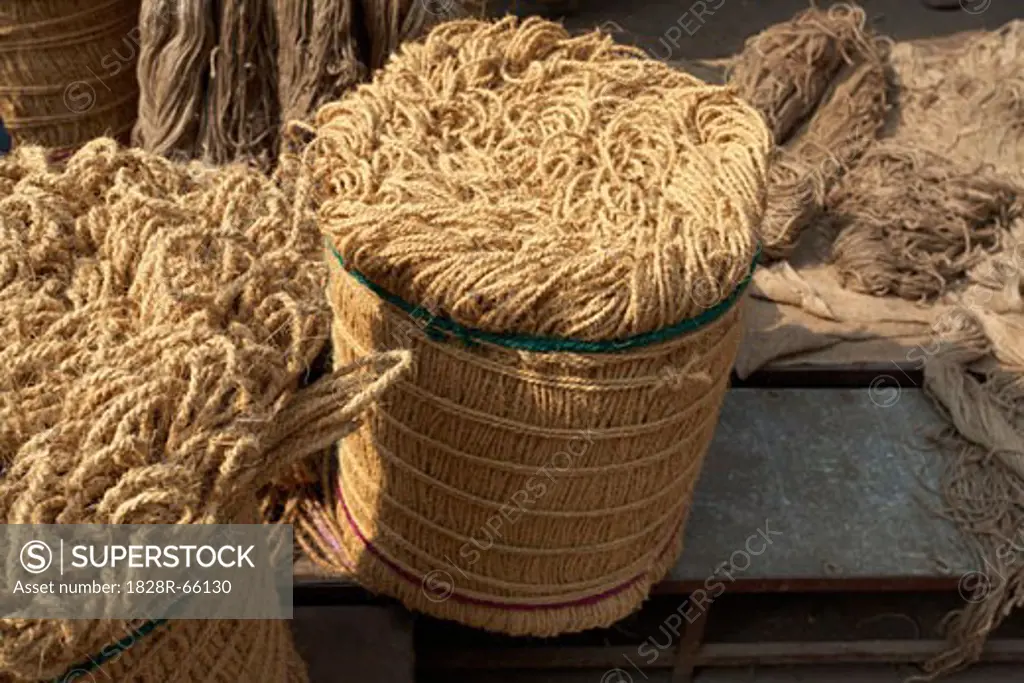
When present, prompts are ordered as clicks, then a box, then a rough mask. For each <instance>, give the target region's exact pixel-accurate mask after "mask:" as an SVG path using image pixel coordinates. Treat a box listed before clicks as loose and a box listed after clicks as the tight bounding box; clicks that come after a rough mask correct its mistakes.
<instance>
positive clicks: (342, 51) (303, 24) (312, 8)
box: [274, 0, 367, 122]
mask: <svg viewBox="0 0 1024 683" xmlns="http://www.w3.org/2000/svg"><path fill="white" fill-rule="evenodd" d="M274 8H275V14H274V16H275V18H276V22H277V34H278V39H279V45H278V51H277V78H278V82H277V95H278V102H279V108H280V112H281V120H282V121H285V122H291V121H295V120H300V121H301V120H304V119H308V118H310V117H312V116H313V114H314V113H315V112H316V110H317V109H319V108H320V106H321V105H323V104H326V103H327V102H331V101H333V100H336V99H338V98H339V97H341V96H342V94H344V93H345V92H347V91H348V90H349V89H351V88H353V87H355V86H356V85H357V84H359V83H361V82H362V81H363V80H364V79H365V78H366V76H367V69H366V66H365V65H364V64H363V62H362V59H361V53H360V44H359V34H358V33H357V32H356V31H355V28H356V22H357V21H358V19H359V15H358V8H359V5H358V2H356V0H276V2H275V7H274Z"/></svg>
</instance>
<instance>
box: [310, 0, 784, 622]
mask: <svg viewBox="0 0 1024 683" xmlns="http://www.w3.org/2000/svg"><path fill="white" fill-rule="evenodd" d="M382 121H386V122H387V125H381V122H382ZM770 147H771V139H770V133H769V131H768V129H767V127H766V126H765V124H764V122H763V121H762V120H761V117H760V116H759V115H758V113H757V112H756V111H755V110H754V109H753V108H752V107H750V106H749V105H748V104H746V103H744V102H743V101H741V100H740V99H739V98H738V97H737V96H736V94H735V92H733V91H732V90H730V89H728V88H723V87H721V86H709V85H707V84H706V83H703V82H701V81H700V80H698V79H696V78H694V77H692V76H689V75H687V74H685V73H682V72H679V71H675V70H673V69H672V68H670V67H669V66H667V65H665V64H662V63H660V62H657V61H654V60H651V59H649V58H647V57H646V56H645V55H643V53H642V52H640V51H638V50H635V49H632V48H628V47H625V46H622V45H618V44H616V43H615V42H614V41H613V40H612V39H611V37H609V36H606V35H602V34H600V33H597V32H595V33H590V34H587V35H583V36H579V37H571V36H570V35H569V34H568V33H567V32H566V31H565V30H564V29H563V28H562V27H561V26H560V25H558V24H555V23H552V22H548V21H544V20H540V19H537V18H531V19H527V20H525V21H522V22H520V21H518V20H516V19H514V18H507V19H504V20H502V21H498V22H494V23H485V22H479V21H458V22H450V23H447V24H443V25H441V26H439V27H437V28H435V29H434V30H433V31H432V32H431V33H430V34H429V35H428V36H427V37H426V38H425V40H424V41H423V42H422V43H414V44H407V45H405V46H404V47H403V48H402V49H401V50H400V51H399V52H398V54H397V55H396V56H395V57H394V58H393V59H392V60H391V61H390V62H389V63H388V64H387V65H386V66H385V68H384V69H382V70H381V71H380V72H379V73H378V74H377V76H376V78H375V79H374V80H373V82H372V83H370V84H368V85H366V86H362V87H360V88H359V89H358V90H356V91H355V92H354V93H352V94H350V95H349V96H347V97H346V98H344V99H343V100H341V101H340V102H337V103H332V104H329V105H326V106H324V107H323V108H322V109H321V110H320V112H319V114H318V116H317V120H316V130H315V139H314V140H313V141H312V142H311V143H310V145H309V146H308V147H307V149H306V151H305V155H304V162H305V168H306V169H307V171H308V177H305V176H304V177H303V178H302V182H301V183H300V191H301V194H302V196H305V193H306V192H310V194H311V196H312V200H313V204H314V206H315V207H316V211H317V216H318V225H319V227H320V228H321V230H322V231H323V232H324V234H325V237H327V238H328V240H329V242H330V244H331V248H330V249H329V250H328V254H327V258H328V259H329V260H330V261H331V264H332V269H331V284H330V288H329V299H330V301H331V304H332V306H333V308H334V314H335V321H334V324H333V328H332V338H333V341H334V353H335V359H336V360H343V361H348V360H349V359H351V358H356V357H359V356H361V355H362V354H365V353H367V352H372V351H382V350H386V349H393V348H410V349H411V350H413V352H414V355H415V366H414V370H413V371H412V372H411V373H410V375H409V377H408V379H403V380H400V381H399V382H397V383H396V385H395V387H394V388H393V390H392V392H391V393H390V394H389V397H388V400H387V402H386V403H385V404H382V405H378V406H376V407H375V408H374V409H373V410H372V411H370V413H369V414H368V416H367V419H366V421H365V422H364V424H363V426H362V427H361V428H360V430H359V431H358V432H357V433H356V434H353V435H352V437H351V438H350V439H348V440H347V441H346V442H345V443H344V444H342V445H341V454H340V456H339V468H338V469H339V471H338V473H337V476H335V474H334V473H329V474H330V477H329V478H327V479H326V483H325V487H326V491H325V493H326V494H327V496H328V504H327V505H325V506H322V508H321V509H317V508H316V506H315V505H310V506H309V507H308V508H306V510H305V511H306V512H307V513H308V515H307V516H306V522H304V529H305V531H306V532H307V533H306V541H307V543H306V545H307V547H308V548H309V549H310V550H311V551H312V552H313V554H314V557H315V558H316V559H318V560H319V561H321V562H322V563H323V564H324V565H326V566H328V567H330V568H332V569H338V570H344V571H348V572H350V573H352V574H354V576H355V577H356V578H357V579H358V580H359V581H360V582H363V583H364V584H365V585H367V586H368V587H370V588H371V589H373V590H378V591H381V592H384V593H386V594H389V595H393V596H396V597H398V598H400V599H401V600H402V601H403V602H405V604H406V605H408V606H409V607H411V608H413V609H417V610H420V611H423V612H426V613H428V614H431V615H433V616H438V617H441V618H447V619H454V620H457V621H460V622H462V623H465V624H470V625H473V626H477V627H483V628H487V629H492V630H496V631H501V632H505V633H510V634H534V635H554V634H559V633H565V632H569V631H576V630H582V629H587V628H593V627H597V626H604V625H608V624H610V623H612V622H614V621H616V620H617V619H620V618H622V617H623V616H625V615H626V614H628V613H629V612H631V611H633V610H634V609H636V608H637V607H638V606H639V605H640V604H641V603H642V601H643V600H644V599H645V598H646V596H647V594H648V591H649V589H650V587H651V585H653V583H655V582H656V581H658V580H659V579H660V578H661V577H662V576H663V575H664V574H665V572H667V571H668V569H669V567H670V566H672V565H673V564H674V562H675V560H676V556H677V555H678V553H679V550H680V546H681V543H682V530H683V528H684V526H685V522H686V519H687V516H688V513H689V509H690V495H691V493H692V491H693V486H694V484H695V482H696V479H697V476H698V474H699V472H700V468H701V464H702V461H703V457H704V454H705V452H706V448H707V445H708V443H709V442H710V440H711V435H712V433H713V431H714V428H715V424H716V422H717V415H718V410H719V407H720V406H721V401H722V398H723V396H724V392H725V387H726V385H727V383H728V378H729V371H730V368H731V366H732V363H733V360H734V357H735V352H736V348H737V346H738V342H739V335H738V333H739V329H740V327H739V323H738V307H737V306H736V304H737V302H738V301H739V299H740V297H741V296H742V295H743V292H744V290H745V288H746V284H747V283H748V282H749V278H750V271H751V269H752V263H753V261H754V259H755V257H756V250H757V238H756V230H757V228H758V226H759V224H760V221H761V217H762V213H763V207H764V202H765V185H766V176H767V162H768V154H769V149H770ZM503 520H504V521H507V522H508V523H507V524H506V523H504V521H503ZM498 525H500V533H498V532H497V531H496V529H497V528H498ZM488 529H490V530H492V531H494V533H491V534H489V533H488ZM488 536H489V538H487V537H488Z"/></svg>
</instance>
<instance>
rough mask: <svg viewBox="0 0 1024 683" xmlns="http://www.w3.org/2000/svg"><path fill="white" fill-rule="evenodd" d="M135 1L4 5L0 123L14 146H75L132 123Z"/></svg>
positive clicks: (125, 130) (118, 133) (37, 0)
mask: <svg viewBox="0 0 1024 683" xmlns="http://www.w3.org/2000/svg"><path fill="white" fill-rule="evenodd" d="M138 14H139V0H34V1H32V2H13V3H10V2H9V3H5V7H4V11H3V17H2V18H0V118H3V120H4V123H5V124H6V125H7V126H8V127H9V128H10V130H11V132H12V134H13V135H14V137H15V138H16V139H18V140H19V141H20V142H21V143H22V144H40V145H44V146H47V147H50V148H55V149H71V148H76V147H78V146H80V145H82V144H84V143H85V142H86V141H88V140H91V139H93V138H95V137H99V136H101V135H110V136H115V137H126V136H127V135H128V134H129V132H130V130H131V127H132V125H133V123H134V121H135V112H136V106H137V101H138V84H137V83H136V80H135V61H136V57H137V51H138V41H139V33H138V27H137V23H138Z"/></svg>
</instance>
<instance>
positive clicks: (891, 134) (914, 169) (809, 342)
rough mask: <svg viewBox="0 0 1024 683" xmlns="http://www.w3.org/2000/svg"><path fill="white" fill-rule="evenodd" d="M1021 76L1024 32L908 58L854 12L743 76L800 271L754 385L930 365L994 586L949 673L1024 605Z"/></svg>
mask: <svg viewBox="0 0 1024 683" xmlns="http://www.w3.org/2000/svg"><path fill="white" fill-rule="evenodd" d="M1021 74H1024V23H1021V22H1014V23H1011V24H1008V25H1007V26H1004V27H1003V28H1002V29H1000V30H998V31H993V32H989V33H978V34H971V35H965V36H956V37H953V38H951V39H945V40H941V41H934V42H920V43H905V44H895V45H893V44H892V43H891V41H887V40H883V39H880V38H879V37H876V36H872V34H871V32H870V31H869V30H868V29H867V28H866V26H865V21H864V13H863V11H862V10H860V9H857V8H851V7H849V6H845V5H839V6H836V7H833V8H831V9H830V10H828V11H824V10H819V9H812V10H809V11H807V12H805V13H803V14H801V15H800V16H798V17H796V18H794V19H793V20H792V21H789V22H785V23H783V24H780V25H777V26H773V27H771V28H769V29H768V30H766V31H765V32H764V33H762V34H760V35H758V36H755V37H754V38H752V39H751V40H750V41H749V42H748V43H747V46H746V49H745V51H744V53H743V54H742V55H740V56H739V57H738V58H737V59H736V61H735V65H734V68H733V71H732V74H731V77H732V82H733V84H734V85H736V86H737V87H738V88H739V89H740V92H741V93H742V94H743V95H744V96H745V97H748V98H749V99H750V100H751V101H753V102H755V103H756V104H757V105H758V107H759V108H761V109H762V112H763V113H764V115H765V117H766V119H767V120H768V121H769V122H772V123H773V125H774V127H775V132H776V137H777V140H778V142H780V143H781V145H782V147H781V149H780V150H779V151H778V153H777V157H776V164H775V166H774V168H773V171H772V183H773V187H772V189H771V190H770V192H769V204H768V210H767V216H768V219H767V220H766V226H765V233H764V236H765V241H766V251H768V252H769V253H770V254H772V255H774V256H776V257H779V258H786V259H787V260H785V261H780V262H778V263H775V264H774V265H772V266H771V267H770V268H765V269H761V270H760V271H759V272H758V273H757V275H756V276H755V279H754V290H753V295H752V297H751V298H750V300H749V302H748V304H749V305H748V307H747V315H746V317H745V321H746V328H747V329H746V336H745V343H744V346H743V348H742V350H741V352H740V355H739V358H738V361H737V372H738V374H740V375H741V376H745V375H747V374H749V373H751V372H752V371H754V370H755V369H757V368H758V367H761V366H763V365H765V364H767V363H769V362H773V361H775V362H795V363H805V364H806V363H810V364H815V363H823V364H829V365H836V364H848V363H865V364H879V365H881V364H883V363H884V364H889V363H892V362H897V363H901V364H902V365H909V364H911V363H913V362H920V363H922V364H923V369H924V377H925V386H924V388H925V390H926V391H927V393H928V394H929V395H930V396H931V398H932V399H933V400H934V402H935V404H936V406H937V407H938V408H939V410H940V412H941V413H942V414H943V415H945V416H946V418H947V419H948V421H949V425H950V426H949V429H948V431H947V432H946V433H945V434H943V435H942V436H941V438H940V439H939V440H938V444H939V448H937V449H934V448H933V449H931V451H930V452H931V453H932V457H935V458H940V459H941V463H940V467H939V468H938V469H940V470H941V481H940V492H939V493H940V497H941V502H942V505H941V507H942V510H941V511H942V512H943V513H944V514H945V515H946V516H947V517H948V518H950V519H951V520H953V521H954V522H955V523H956V524H957V525H958V526H959V528H960V529H961V530H962V531H963V532H964V536H965V538H966V539H967V540H968V541H969V544H970V546H971V547H972V548H973V549H974V550H976V551H977V563H978V566H979V567H984V568H985V572H984V573H985V578H986V580H979V581H976V582H975V583H974V584H973V585H970V582H969V581H968V582H967V583H961V588H962V589H964V590H966V591H968V592H970V595H968V596H966V597H967V598H968V604H967V605H965V607H964V608H963V609H961V610H957V611H956V612H954V613H952V614H951V615H950V618H949V620H948V622H947V624H946V625H947V626H948V631H947V635H948V638H949V642H950V647H949V650H948V651H947V652H945V653H943V654H942V655H941V656H938V657H936V658H935V659H933V660H932V661H930V662H928V663H927V665H926V666H925V672H924V676H925V677H926V678H929V679H930V678H934V677H937V676H939V675H941V674H945V673H948V672H950V671H953V670H956V669H958V668H962V667H964V666H966V665H967V664H969V663H971V662H973V661H976V660H977V659H978V657H979V656H980V655H981V652H982V647H983V645H984V642H985V639H986V637H987V635H988V634H989V632H990V631H991V630H992V629H994V628H995V627H996V626H998V625H999V623H1000V622H1001V621H1002V620H1003V619H1004V618H1005V617H1006V615H1007V614H1009V612H1010V611H1012V610H1013V609H1014V608H1015V607H1017V606H1019V605H1020V604H1021V603H1022V602H1024V589H1022V586H1024V568H1022V567H1024V564H1022V563H1021V562H1020V557H1019V552H1020V550H1019V545H1018V544H1017V543H1018V542H1017V539H1019V534H1020V530H1021V529H1022V528H1024V343H1022V341H1021V340H1022V339H1024V289H1022V285H1024V219H1022V212H1024V201H1022V198H1024V126H1022V125H1021V120H1022V119H1021V112H1022V111H1024V97H1022V93H1024V82H1022V80H1021ZM828 91H832V92H831V94H829V93H828ZM789 131H796V132H795V133H793V132H789ZM805 141H806V142H805ZM918 367H921V366H918ZM893 374H896V373H893ZM880 379H883V380H884V378H880ZM890 379H892V378H890ZM908 466H909V463H908Z"/></svg>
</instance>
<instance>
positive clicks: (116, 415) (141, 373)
mask: <svg viewBox="0 0 1024 683" xmlns="http://www.w3.org/2000/svg"><path fill="white" fill-rule="evenodd" d="M0 185H2V186H3V189H5V190H7V192H6V194H5V195H4V196H3V197H0V363H2V364H3V367H4V369H5V370H4V372H3V373H0V462H3V463H5V464H6V468H5V470H6V471H5V472H4V475H3V477H2V478H0V520H2V521H3V522H4V523H7V524H19V523H36V524H78V523H112V524H204V523H230V522H237V523H250V522H253V521H256V519H257V516H258V510H257V505H258V502H257V493H258V492H259V491H260V490H261V488H263V487H264V486H265V485H266V484H267V483H268V482H269V481H270V480H271V479H273V478H274V477H276V476H277V474H278V473H279V472H281V471H283V470H284V469H285V468H287V467H289V466H290V465H292V464H293V463H295V462H296V461H298V460H301V459H302V458H304V457H305V456H307V455H310V454H313V453H316V452H319V451H321V450H322V449H324V448H326V447H327V446H328V445H329V444H332V443H334V442H336V441H337V440H338V439H339V438H341V437H343V436H344V435H345V434H347V433H348V432H349V431H351V430H352V429H353V428H354V426H355V421H356V418H357V416H358V415H359V413H360V411H361V410H362V409H363V408H364V407H365V406H366V405H368V404H369V403H370V402H371V401H372V400H373V399H374V398H375V397H376V396H377V395H379V393H380V392H381V391H382V390H383V389H384V388H385V387H386V386H387V385H388V384H389V383H390V382H391V381H393V380H394V378H395V377H396V375H397V374H398V373H400V372H402V371H404V369H405V368H406V367H407V365H408V364H409V357H408V355H407V354H403V353H399V352H396V353H392V354H385V355H374V356H368V357H366V358H364V359H360V360H358V361H356V362H354V363H353V364H351V365H349V366H347V367H339V368H338V369H337V370H336V371H335V372H334V373H333V374H331V375H328V376H327V377H324V378H322V379H321V380H318V381H317V382H315V383H313V384H311V385H309V386H307V387H304V388H300V387H302V383H303V378H304V377H305V375H306V372H307V370H308V368H309V365H310V363H311V362H312V360H313V359H314V358H315V357H316V356H317V355H318V354H319V353H320V351H321V349H322V348H323V346H324V344H325V342H326V337H327V332H328V330H327V326H328V323H329V320H330V318H329V314H328V310H327V305H326V301H325V299H324V297H323V295H322V288H323V287H324V284H325V279H326V268H325V267H324V266H323V265H321V264H320V262H319V261H318V258H317V257H318V255H319V251H320V249H321V237H320V235H319V234H318V232H317V231H316V229H315V226H314V224H313V220H312V216H311V215H310V214H309V213H308V212H305V211H301V210H299V209H297V208H296V207H297V205H296V204H295V203H294V202H293V198H292V197H291V195H290V192H289V191H287V190H286V189H282V188H285V187H286V184H281V185H280V186H279V184H278V183H276V182H275V181H274V180H272V179H268V178H266V177H264V176H262V175H260V174H258V173H256V172H255V171H252V170H249V169H247V168H245V167H242V166H230V167H227V168H224V169H218V170H210V169H207V168H205V167H203V166H200V165H198V164H197V165H194V166H192V167H185V166H182V165H177V164H173V163H171V162H169V161H167V160H165V159H163V158H161V157H158V156H156V155H151V154H149V153H146V152H142V151H140V150H123V149H119V148H118V146H117V145H116V143H115V142H114V141H112V140H109V139H100V140H96V141H94V142H92V143H89V144H88V145H86V146H85V147H84V148H83V149H82V150H81V151H79V152H78V153H77V154H75V155H74V156H73V157H71V159H70V160H68V162H67V164H66V166H65V167H64V168H62V169H56V168H52V167H48V166H47V165H46V163H45V160H44V157H43V154H42V152H41V151H40V150H39V149H36V148H21V149H19V150H17V151H16V152H15V153H14V155H13V156H11V157H9V158H5V159H3V160H2V161H0ZM125 628H126V625H125V624H124V623H121V622H114V621H97V620H91V621H60V620H38V619H19V620H13V619H5V620H0V675H8V676H10V677H13V678H14V679H15V680H19V681H39V680H41V679H49V678H52V677H55V676H60V675H62V674H63V673H64V671H65V670H66V669H67V668H68V667H70V666H74V665H75V663H76V662H78V661H80V660H81V659H82V658H83V656H85V655H86V654H88V653H101V652H106V651H107V649H108V648H111V647H113V646H114V645H115V644H117V643H118V642H119V641H121V640H122V639H123V638H124V635H125ZM288 639H289V635H288V633H287V629H286V626H285V625H284V624H281V623H274V622H259V621H257V622H247V623H243V624H237V623H231V622H224V623H221V622H196V623H189V622H182V623H179V622H171V623H169V624H166V625H164V626H162V627H160V628H157V629H155V630H153V631H152V633H150V634H149V635H146V636H145V638H142V639H141V640H140V642H139V643H138V644H137V647H138V648H139V649H136V645H133V646H132V647H131V648H129V649H128V650H126V651H125V652H124V653H123V654H122V655H121V656H119V657H118V658H117V660H116V661H114V662H111V663H110V665H109V666H110V667H113V669H112V670H113V671H116V672H117V673H118V674H119V675H114V676H113V678H115V679H117V680H121V678H122V677H123V678H124V679H125V680H134V681H153V682H154V683H156V682H157V681H160V682H164V681H168V680H175V681H182V683H184V682H185V681H194V680H200V679H202V680H217V681H225V683H226V682H227V681H234V680H257V681H267V682H268V683H270V682H271V681H273V682H274V683H276V682H277V681H282V680H289V681H292V680H294V681H299V680H303V678H304V674H303V673H302V666H301V662H299V661H298V660H297V659H296V656H295V654H294V650H293V648H292V646H291V644H290V643H289V642H288ZM115 649H116V648H115ZM172 661H173V662H174V664H175V666H174V667H170V663H171V662H172ZM200 670H202V671H203V675H202V676H199V675H198V673H197V672H198V671H200ZM245 672H251V673H252V675H251V676H247V675H244V674H245ZM284 672H287V676H285V675H283V673H284ZM278 674H282V675H278ZM69 680H70V679H69Z"/></svg>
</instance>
